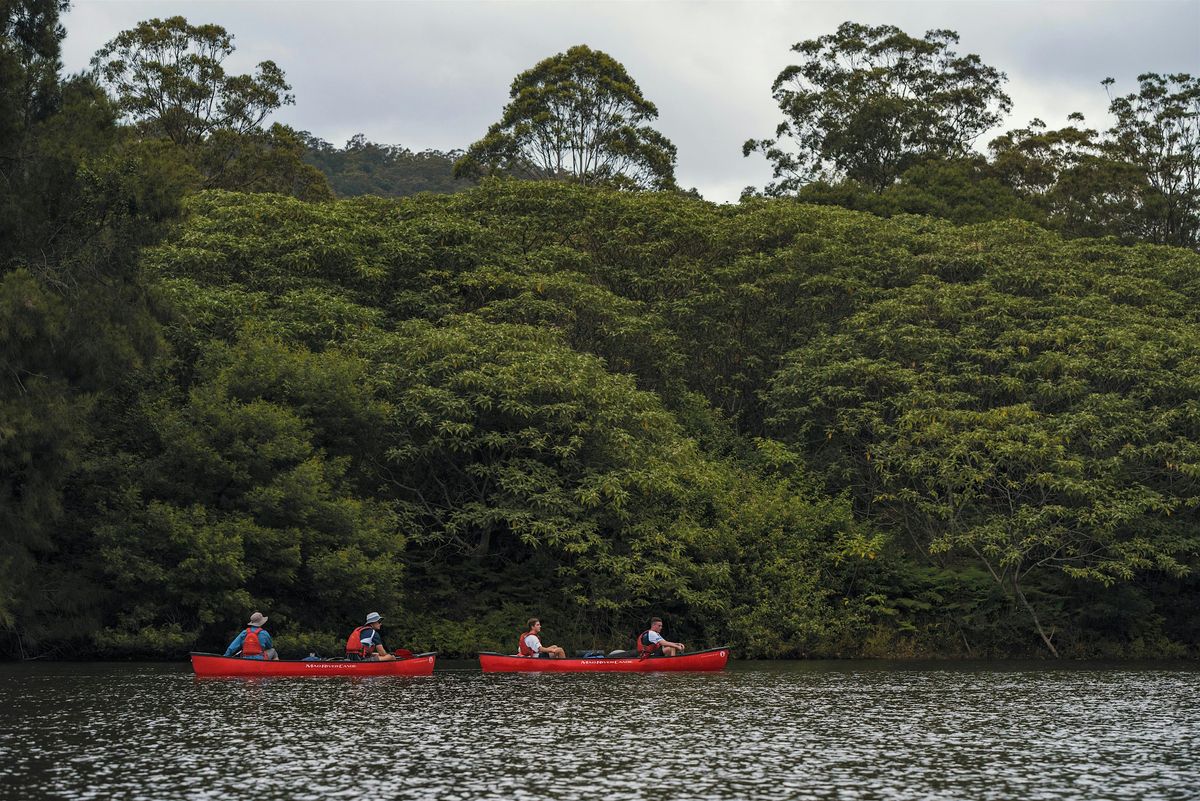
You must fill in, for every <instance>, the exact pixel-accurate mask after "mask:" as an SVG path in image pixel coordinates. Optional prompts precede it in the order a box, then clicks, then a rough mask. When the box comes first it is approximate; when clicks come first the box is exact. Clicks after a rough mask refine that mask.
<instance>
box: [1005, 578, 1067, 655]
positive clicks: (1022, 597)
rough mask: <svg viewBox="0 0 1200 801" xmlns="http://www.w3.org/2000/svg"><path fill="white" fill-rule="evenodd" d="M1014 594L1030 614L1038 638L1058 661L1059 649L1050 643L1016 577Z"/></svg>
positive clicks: (1013, 583)
mask: <svg viewBox="0 0 1200 801" xmlns="http://www.w3.org/2000/svg"><path fill="white" fill-rule="evenodd" d="M1012 588H1013V592H1014V593H1015V594H1016V596H1017V598H1018V599H1019V600H1020V601H1021V604H1022V605H1023V606H1024V607H1025V611H1027V612H1029V616H1030V617H1032V618H1033V626H1034V628H1036V629H1037V633H1038V636H1040V637H1041V638H1042V642H1044V643H1046V647H1047V648H1049V649H1050V653H1052V654H1054V658H1055V659H1058V658H1059V656H1058V649H1057V648H1055V647H1054V643H1052V642H1050V638H1049V637H1047V636H1046V632H1045V630H1044V629H1042V623H1041V621H1039V620H1038V616H1037V612H1035V611H1033V604H1031V603H1029V600H1028V599H1027V598H1026V597H1025V593H1023V592H1021V585H1019V584H1017V579H1016V576H1013V580H1012Z"/></svg>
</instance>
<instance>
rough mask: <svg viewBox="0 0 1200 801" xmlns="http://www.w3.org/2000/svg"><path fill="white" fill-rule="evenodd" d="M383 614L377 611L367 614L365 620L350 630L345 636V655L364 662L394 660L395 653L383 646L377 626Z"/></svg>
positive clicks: (379, 624)
mask: <svg viewBox="0 0 1200 801" xmlns="http://www.w3.org/2000/svg"><path fill="white" fill-rule="evenodd" d="M381 620H383V616H382V615H380V614H379V613H378V612H372V613H371V614H369V615H367V622H366V623H364V624H363V625H361V626H359V627H358V628H356V629H355V630H354V631H352V632H350V636H349V637H348V638H346V656H349V657H352V658H353V657H357V658H359V659H361V660H363V661H364V662H394V661H395V659H396V656H395V654H389V653H388V652H387V649H386V648H384V647H383V636H382V635H381V634H380V633H379V628H380V627H381V626H382V625H383V624H382V623H381V622H380V621H381Z"/></svg>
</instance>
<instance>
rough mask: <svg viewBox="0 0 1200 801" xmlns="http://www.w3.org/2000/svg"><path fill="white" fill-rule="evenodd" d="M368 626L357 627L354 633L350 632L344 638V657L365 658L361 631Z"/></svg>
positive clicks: (365, 653) (365, 650)
mask: <svg viewBox="0 0 1200 801" xmlns="http://www.w3.org/2000/svg"><path fill="white" fill-rule="evenodd" d="M366 628H370V626H359V627H358V628H356V629H355V630H354V631H352V632H350V636H349V637H347V638H346V655H347V656H361V657H366V655H367V648H366V646H364V645H363V644H362V631H363V629H366Z"/></svg>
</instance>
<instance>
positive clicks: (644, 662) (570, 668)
mask: <svg viewBox="0 0 1200 801" xmlns="http://www.w3.org/2000/svg"><path fill="white" fill-rule="evenodd" d="M728 661H729V649H728V648H709V649H708V650H707V651H697V652H696V653H694V654H683V655H682V656H661V657H653V658H650V659H638V658H637V657H623V658H616V659H608V658H605V659H533V658H531V657H528V656H510V655H507V654H493V653H488V652H484V653H481V654H480V655H479V666H480V667H481V668H483V672H484V673H674V672H683V671H686V672H692V671H710V670H723V669H724V668H725V664H726V663H727V662H728Z"/></svg>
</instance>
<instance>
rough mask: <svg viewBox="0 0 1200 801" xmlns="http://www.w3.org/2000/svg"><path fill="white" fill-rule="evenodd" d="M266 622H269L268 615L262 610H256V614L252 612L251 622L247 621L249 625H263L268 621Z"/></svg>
mask: <svg viewBox="0 0 1200 801" xmlns="http://www.w3.org/2000/svg"><path fill="white" fill-rule="evenodd" d="M266 622H267V616H266V615H264V614H263V613H262V612H255V613H254V614H252V615H251V616H250V622H249V623H247V624H246V625H248V626H261V625H262V624H263V623H266Z"/></svg>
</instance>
